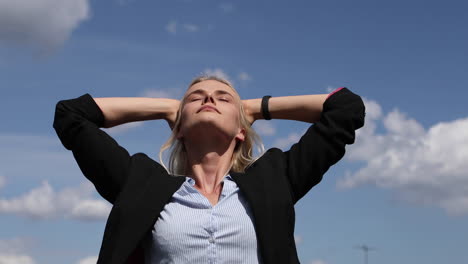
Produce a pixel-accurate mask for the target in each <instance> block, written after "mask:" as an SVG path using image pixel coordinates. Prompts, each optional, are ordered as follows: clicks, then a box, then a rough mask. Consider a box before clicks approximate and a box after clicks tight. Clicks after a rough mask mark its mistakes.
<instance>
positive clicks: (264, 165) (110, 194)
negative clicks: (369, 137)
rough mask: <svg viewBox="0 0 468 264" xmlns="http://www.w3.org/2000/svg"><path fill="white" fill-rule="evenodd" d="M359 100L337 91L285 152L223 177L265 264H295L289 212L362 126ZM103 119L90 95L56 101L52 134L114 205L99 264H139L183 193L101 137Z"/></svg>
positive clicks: (152, 166) (158, 169)
mask: <svg viewBox="0 0 468 264" xmlns="http://www.w3.org/2000/svg"><path fill="white" fill-rule="evenodd" d="M364 115H365V107H364V104H363V101H362V99H361V97H359V96H358V95H356V94H354V93H352V92H351V91H350V90H348V89H347V88H343V89H341V90H339V91H338V92H336V93H334V94H332V95H331V96H330V97H329V98H328V99H327V100H326V101H325V102H324V105H323V111H322V113H321V117H320V120H319V121H318V122H316V123H315V124H311V126H310V127H309V128H308V130H307V131H306V132H305V134H304V135H303V136H302V137H301V139H300V140H299V142H297V143H295V144H294V145H293V146H292V147H291V149H290V150H288V151H284V152H283V151H282V150H281V149H278V148H271V149H269V150H268V151H266V152H265V153H264V154H263V155H262V156H261V157H260V158H259V159H258V160H256V161H255V163H253V164H252V166H250V167H249V168H248V169H247V170H246V171H245V173H238V172H232V171H231V172H230V174H231V176H232V178H233V179H234V181H235V182H236V183H237V185H238V186H239V189H240V190H241V191H242V192H243V194H244V195H245V198H246V199H247V201H248V202H249V204H250V206H251V208H252V212H253V217H254V226H255V231H256V236H257V240H258V243H259V247H260V252H261V254H262V258H263V261H264V263H265V264H272V263H279V264H284V263H299V260H298V256H297V251H296V245H295V242H294V225H295V212H294V204H295V203H296V202H297V201H298V200H299V199H301V198H302V197H303V196H304V195H305V194H306V193H307V192H308V191H309V190H310V189H311V188H312V187H313V186H314V185H316V184H317V183H319V182H320V181H321V179H322V176H323V174H324V173H325V172H326V171H327V170H328V169H329V167H330V166H332V165H333V164H335V163H336V162H338V161H339V160H340V159H341V158H342V157H343V155H344V153H345V145H346V144H352V143H354V140H355V130H356V129H358V128H360V127H362V126H363V125H364ZM103 122H104V115H103V113H102V112H101V110H100V108H99V107H98V105H97V104H96V103H95V101H94V100H93V98H92V97H91V95H89V94H84V95H82V96H80V97H78V98H75V99H70V100H62V101H59V102H58V103H57V105H56V110H55V117H54V124H53V127H54V129H55V131H56V132H57V135H58V137H59V138H60V141H61V142H62V144H63V145H64V147H65V148H66V149H68V150H71V151H72V152H73V155H74V157H75V159H76V161H77V163H78V166H79V167H80V169H81V171H82V172H83V174H84V176H86V178H88V179H89V180H90V181H91V182H92V183H93V184H94V186H95V187H96V189H97V191H98V192H99V194H100V195H101V196H102V197H103V198H105V199H106V200H107V201H109V202H110V203H112V204H113V207H112V210H111V212H110V215H109V217H108V219H107V224H106V228H105V231H104V237H103V241H102V245H101V249H100V252H99V259H98V264H122V263H143V262H142V258H141V256H142V254H141V253H142V251H141V245H140V242H141V241H142V238H143V237H144V235H145V234H146V233H147V232H150V231H151V228H152V227H153V225H154V224H155V222H156V220H157V219H158V216H159V213H160V212H161V210H162V209H163V207H164V206H165V204H166V203H168V202H169V200H170V199H171V197H172V195H173V194H174V193H175V191H177V189H178V188H179V187H180V186H181V185H182V183H183V182H184V180H185V178H184V177H174V176H171V175H169V174H168V172H167V171H166V170H165V169H164V168H163V167H162V166H161V165H160V164H159V163H158V162H156V161H154V160H153V159H151V158H150V157H148V156H147V155H146V154H144V153H136V154H133V155H129V153H128V151H127V150H125V149H124V148H123V147H121V146H119V145H118V143H117V142H116V141H115V140H114V139H113V138H112V137H110V136H109V135H108V134H107V133H106V132H104V131H103V130H101V129H100V127H103Z"/></svg>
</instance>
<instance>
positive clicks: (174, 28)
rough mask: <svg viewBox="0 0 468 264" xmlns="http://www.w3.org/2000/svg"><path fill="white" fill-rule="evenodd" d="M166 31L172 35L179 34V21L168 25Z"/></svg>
mask: <svg viewBox="0 0 468 264" xmlns="http://www.w3.org/2000/svg"><path fill="white" fill-rule="evenodd" d="M166 31H167V32H169V33H171V34H176V33H177V21H175V20H172V21H170V22H169V23H168V24H167V25H166Z"/></svg>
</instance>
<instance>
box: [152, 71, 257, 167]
mask: <svg viewBox="0 0 468 264" xmlns="http://www.w3.org/2000/svg"><path fill="white" fill-rule="evenodd" d="M207 80H215V81H218V82H221V83H224V84H226V85H227V86H229V87H231V88H232V89H233V90H234V92H235V93H236V94H237V95H239V94H238V93H237V91H236V90H235V89H234V87H233V85H232V84H231V83H230V82H229V81H228V80H226V79H224V78H221V77H218V76H213V75H201V76H198V77H196V78H194V79H193V80H192V82H191V83H190V85H189V86H188V88H190V87H192V85H194V84H196V83H199V82H202V81H207ZM239 98H240V96H239ZM184 99H185V95H184V97H183V98H182V100H181V103H180V106H179V109H178V112H177V118H176V121H175V124H174V128H173V129H172V133H171V135H170V137H169V139H168V140H167V141H166V142H165V143H164V144H163V145H162V146H161V149H160V151H159V161H160V162H161V164H162V166H163V167H164V168H165V169H166V170H167V172H168V173H169V174H172V175H175V176H183V175H187V173H188V171H187V169H188V168H187V165H188V160H187V152H186V151H185V148H184V144H183V142H182V141H180V140H178V139H177V133H178V132H179V130H180V123H181V121H180V119H181V118H180V116H181V112H182V108H183V102H184ZM239 114H240V115H239V116H240V120H239V121H240V125H241V127H242V128H243V129H245V140H244V141H238V142H237V143H236V146H235V148H234V152H233V154H232V157H231V164H230V168H231V169H230V170H231V171H234V172H245V170H246V169H247V168H248V167H249V166H250V165H251V164H252V163H254V162H255V161H256V160H257V159H258V158H259V157H256V158H255V157H254V156H253V146H254V145H257V149H258V151H259V152H260V156H261V155H262V154H263V153H264V151H265V148H264V146H263V143H262V140H261V138H260V136H259V135H258V134H257V133H256V132H255V130H254V129H253V128H252V127H251V126H250V123H249V121H248V120H247V117H246V115H245V113H244V107H243V104H242V102H239ZM167 149H171V152H170V156H169V168H167V167H166V165H165V164H164V162H163V159H162V153H163V152H164V151H165V150H167Z"/></svg>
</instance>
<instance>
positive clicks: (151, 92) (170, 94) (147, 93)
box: [138, 88, 184, 100]
mask: <svg viewBox="0 0 468 264" xmlns="http://www.w3.org/2000/svg"><path fill="white" fill-rule="evenodd" d="M183 92H184V91H183V90H182V89H179V88H169V89H146V90H144V91H143V92H141V93H140V94H139V95H138V96H141V97H152V98H171V99H178V100H179V99H180V98H181V97H182V95H183Z"/></svg>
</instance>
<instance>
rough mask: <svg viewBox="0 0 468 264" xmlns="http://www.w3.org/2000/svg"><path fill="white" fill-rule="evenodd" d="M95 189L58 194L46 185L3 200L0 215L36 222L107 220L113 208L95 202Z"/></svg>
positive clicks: (85, 187) (87, 185) (86, 186)
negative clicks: (59, 219)
mask: <svg viewBox="0 0 468 264" xmlns="http://www.w3.org/2000/svg"><path fill="white" fill-rule="evenodd" d="M94 192H95V190H94V187H93V186H92V184H91V183H89V182H86V183H83V184H81V185H80V186H78V187H75V188H65V189H63V190H61V191H59V192H56V191H55V190H54V189H53V188H52V186H50V184H49V183H48V182H47V181H43V182H42V184H41V186H39V187H36V188H34V189H32V190H30V191H29V192H27V193H25V194H22V195H20V196H17V197H13V198H9V199H5V198H0V213H3V214H16V215H20V216H24V217H27V218H33V219H51V218H58V217H63V218H71V219H78V220H104V219H106V218H107V216H108V214H109V212H110V209H111V206H110V205H109V204H108V203H107V202H105V201H104V200H97V199H92V198H91V196H92V193H94Z"/></svg>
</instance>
